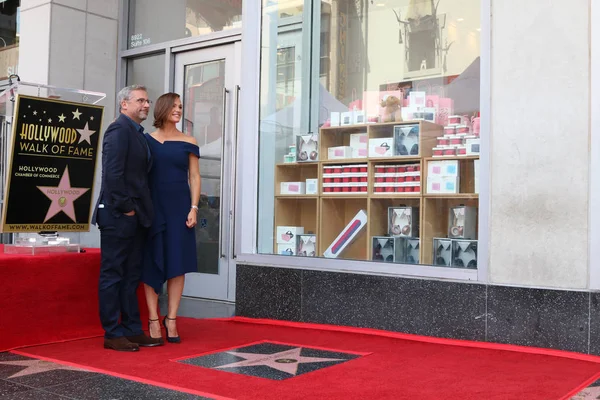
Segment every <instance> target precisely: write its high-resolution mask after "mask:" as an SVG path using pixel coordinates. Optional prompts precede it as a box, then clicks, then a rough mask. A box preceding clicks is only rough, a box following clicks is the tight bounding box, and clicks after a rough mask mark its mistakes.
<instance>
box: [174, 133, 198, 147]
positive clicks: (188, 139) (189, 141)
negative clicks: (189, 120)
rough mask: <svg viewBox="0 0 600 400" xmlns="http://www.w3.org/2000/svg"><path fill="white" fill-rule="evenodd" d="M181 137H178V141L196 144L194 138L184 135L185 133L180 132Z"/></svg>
mask: <svg viewBox="0 0 600 400" xmlns="http://www.w3.org/2000/svg"><path fill="white" fill-rule="evenodd" d="M180 133H181V135H180V136H179V139H180V140H182V141H184V142H188V143H191V144H196V145H197V144H198V141H197V140H196V138H195V137H193V136H191V135H186V134H185V133H182V132H180Z"/></svg>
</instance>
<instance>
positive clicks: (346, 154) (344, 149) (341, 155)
mask: <svg viewBox="0 0 600 400" xmlns="http://www.w3.org/2000/svg"><path fill="white" fill-rule="evenodd" d="M351 157H352V147H350V146H336V147H330V148H328V149H327V158H328V159H329V160H343V159H345V158H351Z"/></svg>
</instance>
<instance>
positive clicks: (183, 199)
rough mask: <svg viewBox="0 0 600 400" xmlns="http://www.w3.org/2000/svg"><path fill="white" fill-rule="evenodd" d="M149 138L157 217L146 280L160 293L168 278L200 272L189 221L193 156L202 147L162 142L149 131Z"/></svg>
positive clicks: (150, 240) (146, 262)
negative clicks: (190, 168) (190, 161)
mask: <svg viewBox="0 0 600 400" xmlns="http://www.w3.org/2000/svg"><path fill="white" fill-rule="evenodd" d="M146 141H147V142H148V146H149V147H150V150H151V151H152V169H151V170H150V173H149V184H150V192H151V194H152V202H153V205H154V220H153V221H152V226H151V227H150V231H149V233H148V241H147V243H146V246H145V250H144V263H143V270H142V282H144V283H145V284H147V285H148V286H151V287H152V288H154V290H155V291H156V293H160V290H161V288H162V286H163V284H164V283H165V282H166V281H167V280H169V279H171V278H174V277H177V276H180V275H184V274H186V273H188V272H196V271H197V267H196V265H197V260H196V238H195V233H194V228H188V227H187V225H186V224H185V222H186V221H187V217H188V213H189V212H190V209H191V208H190V206H191V201H192V199H191V194H190V186H189V183H188V172H189V155H190V153H191V154H194V155H195V156H196V157H200V150H199V148H198V146H197V145H195V144H192V143H188V142H184V141H175V140H174V141H165V142H164V143H161V142H159V141H158V140H156V139H154V138H153V137H152V136H151V135H149V134H146Z"/></svg>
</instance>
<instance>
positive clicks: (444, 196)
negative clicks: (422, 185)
mask: <svg viewBox="0 0 600 400" xmlns="http://www.w3.org/2000/svg"><path fill="white" fill-rule="evenodd" d="M423 197H424V198H426V199H479V194H477V193H457V194H424V195H423Z"/></svg>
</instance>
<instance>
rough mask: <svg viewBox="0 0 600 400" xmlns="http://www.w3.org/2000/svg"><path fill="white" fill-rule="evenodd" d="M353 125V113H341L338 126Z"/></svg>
mask: <svg viewBox="0 0 600 400" xmlns="http://www.w3.org/2000/svg"><path fill="white" fill-rule="evenodd" d="M349 125H354V112H353V111H346V112H343V113H341V118H340V126H349Z"/></svg>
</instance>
